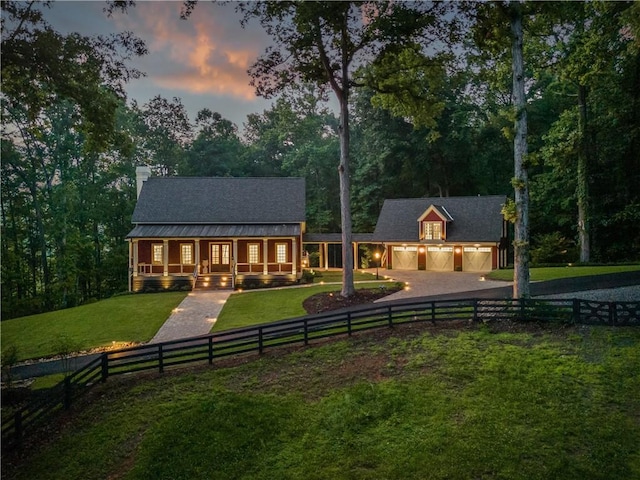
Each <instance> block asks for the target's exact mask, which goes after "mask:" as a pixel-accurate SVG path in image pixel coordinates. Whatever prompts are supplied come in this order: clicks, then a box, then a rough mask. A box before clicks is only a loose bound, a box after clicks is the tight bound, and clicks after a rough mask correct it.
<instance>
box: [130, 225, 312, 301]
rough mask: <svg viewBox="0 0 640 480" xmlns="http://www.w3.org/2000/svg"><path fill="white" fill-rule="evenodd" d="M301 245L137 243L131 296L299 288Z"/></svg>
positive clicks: (264, 241) (267, 241)
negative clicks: (285, 286) (196, 290)
mask: <svg viewBox="0 0 640 480" xmlns="http://www.w3.org/2000/svg"><path fill="white" fill-rule="evenodd" d="M301 245H302V243H301V242H300V241H299V240H298V238H296V237H289V238H286V237H276V238H173V239H167V238H133V239H130V242H129V259H130V264H129V269H130V273H131V274H130V285H129V286H130V291H133V292H138V291H156V290H172V289H193V288H201V289H234V288H241V287H249V288H251V287H257V286H264V285H282V284H288V283H295V282H296V281H297V280H298V279H299V278H300V276H301V273H302V268H301V267H302V264H303V260H302V252H301Z"/></svg>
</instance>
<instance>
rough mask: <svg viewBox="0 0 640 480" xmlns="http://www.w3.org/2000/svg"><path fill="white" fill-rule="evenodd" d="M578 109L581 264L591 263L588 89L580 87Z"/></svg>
mask: <svg viewBox="0 0 640 480" xmlns="http://www.w3.org/2000/svg"><path fill="white" fill-rule="evenodd" d="M578 108H579V111H580V125H579V130H580V150H579V153H578V169H577V170H578V173H577V175H578V178H577V185H576V196H577V197H578V244H579V246H580V262H583V263H586V262H588V261H589V257H590V253H591V251H590V250H591V247H590V244H589V166H588V165H589V154H590V149H589V138H588V136H587V87H586V86H584V85H578Z"/></svg>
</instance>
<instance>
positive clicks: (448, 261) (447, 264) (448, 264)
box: [427, 247, 453, 272]
mask: <svg viewBox="0 0 640 480" xmlns="http://www.w3.org/2000/svg"><path fill="white" fill-rule="evenodd" d="M427 270H432V271H435V272H452V271H453V247H427Z"/></svg>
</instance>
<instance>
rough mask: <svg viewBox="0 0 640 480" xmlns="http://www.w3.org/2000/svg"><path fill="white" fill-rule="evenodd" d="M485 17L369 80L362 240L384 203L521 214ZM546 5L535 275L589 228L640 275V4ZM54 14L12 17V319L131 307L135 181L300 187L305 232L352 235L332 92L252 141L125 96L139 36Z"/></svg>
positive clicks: (355, 113) (22, 10)
mask: <svg viewBox="0 0 640 480" xmlns="http://www.w3.org/2000/svg"><path fill="white" fill-rule="evenodd" d="M122 3H123V2H112V3H110V4H109V5H110V7H109V8H111V9H113V8H121V7H120V6H119V5H120V4H122ZM124 3H126V2H124ZM545 4H548V5H549V7H544V5H545ZM473 5H474V4H471V5H466V6H464V5H463V4H460V10H459V11H458V12H456V13H457V15H451V12H449V13H448V14H447V16H446V17H443V18H441V19H440V20H442V22H443V24H445V23H446V25H447V29H446V30H442V31H443V35H442V38H441V39H440V40H441V41H440V42H437V45H434V43H430V44H425V45H416V44H411V45H400V44H399V45H397V48H395V49H393V55H392V56H391V57H390V56H389V55H387V56H386V57H385V59H384V61H381V60H380V59H379V58H378V59H374V58H372V59H371V62H370V63H363V64H362V65H359V72H360V75H359V76H358V79H360V80H362V82H361V84H359V85H358V87H359V88H357V89H354V90H353V94H352V95H351V97H350V99H349V108H350V112H351V125H350V128H351V149H350V153H351V211H352V216H353V231H354V232H371V231H373V228H374V227H375V222H376V219H377V216H378V213H379V211H380V208H381V206H382V203H383V201H384V200H385V199H391V198H410V197H423V196H449V195H489V194H500V195H505V196H510V197H513V188H514V185H512V177H513V176H514V174H513V128H514V113H513V108H512V95H511V93H512V92H511V88H512V87H511V69H510V68H511V67H510V50H509V39H508V35H505V32H508V25H507V26H506V27H505V25H504V24H502V23H500V22H499V21H495V22H491V21H488V20H491V18H490V17H488V16H486V15H489V14H486V15H485V16H484V17H482V15H484V13H483V12H480V11H479V10H477V8H479V7H474V6H473ZM538 5H539V6H541V7H540V8H536V9H534V10H531V11H530V12H529V13H527V15H526V16H525V22H524V23H525V41H524V58H525V67H526V96H527V115H528V137H527V139H528V145H529V154H528V156H527V167H528V173H529V180H530V184H529V189H530V197H531V204H530V222H531V234H532V250H531V255H532V261H533V263H534V264H543V263H545V264H546V263H568V262H576V261H577V260H579V258H580V256H579V245H578V243H579V238H578V230H579V228H578V225H579V223H580V222H583V223H584V222H585V219H586V220H587V221H588V238H589V240H590V241H589V255H588V259H589V261H590V262H624V261H634V260H636V261H637V260H638V258H639V257H640V227H639V226H638V225H640V188H639V186H640V4H638V3H632V2H629V3H627V2H603V3H599V2H589V3H581V2H571V3H562V4H560V3H551V2H543V3H541V4H538ZM463 6H464V7H465V8H466V10H465V8H463ZM41 8H46V7H45V6H42V5H36V6H33V5H32V3H30V2H26V3H17V2H3V4H2V9H3V19H2V21H3V25H2V57H3V61H2V137H1V141H2V151H1V153H2V176H1V181H2V185H1V187H2V189H1V195H0V197H1V222H2V224H1V227H2V252H1V254H2V258H1V261H2V265H1V268H2V270H1V277H2V318H3V319H6V318H12V317H16V316H21V315H27V314H31V313H37V312H42V311H49V310H54V309H57V308H65V307H69V306H74V305H79V304H82V303H86V302H89V301H93V300H95V299H100V298H105V297H108V296H111V295H114V294H117V293H120V292H123V291H126V289H127V275H128V271H127V258H128V246H127V242H126V240H125V237H126V235H127V233H128V232H129V231H130V230H131V227H132V225H131V214H132V212H133V208H134V206H135V201H136V187H135V167H136V166H137V165H143V164H144V165H150V166H151V167H152V169H153V171H154V174H156V175H184V176H300V177H304V178H305V179H306V186H307V231H309V232H317V233H321V232H339V231H340V203H339V201H338V199H339V179H338V170H337V167H338V160H339V158H340V144H339V137H338V129H339V123H340V122H339V118H338V116H337V115H336V112H335V111H333V110H332V109H331V108H330V107H329V106H328V105H329V104H328V103H327V102H326V100H327V96H326V92H323V91H322V90H320V89H318V88H317V85H312V84H303V83H292V84H291V85H290V86H289V87H288V88H287V90H286V91H285V92H284V93H283V94H282V95H280V96H279V97H278V99H277V100H276V101H275V102H274V103H273V106H272V107H271V108H270V109H269V110H265V111H264V112H263V113H262V114H252V115H249V116H248V117H247V121H246V123H245V124H244V128H243V130H242V133H240V130H239V128H238V126H237V125H235V124H233V123H232V122H230V121H229V120H227V119H225V118H223V117H222V116H221V115H220V114H219V113H216V111H215V106H213V105H212V106H203V108H202V110H201V111H199V112H198V114H197V115H196V117H195V118H192V119H191V118H189V116H188V114H187V112H186V109H185V108H184V106H183V105H182V103H181V100H180V99H179V98H163V97H161V96H156V97H154V98H153V99H152V100H150V101H149V102H147V103H145V104H143V105H139V104H137V103H136V102H134V101H131V100H128V99H127V98H126V95H125V93H124V88H123V86H124V84H125V83H126V82H127V81H128V80H129V79H131V78H135V77H137V76H139V75H141V74H142V72H139V71H137V70H136V69H135V67H134V66H133V65H135V58H136V57H138V56H140V55H144V54H145V53H146V47H145V45H144V44H143V43H142V42H141V41H140V40H139V39H137V38H136V37H135V35H134V34H132V33H130V32H124V33H122V34H120V35H114V36H111V37H99V36H95V37H85V36H81V35H78V34H69V35H63V34H60V33H58V32H56V31H55V30H54V29H53V28H52V27H51V26H50V25H48V24H47V23H46V21H45V20H44V18H43V16H42V15H41V12H40V10H39V9H41ZM109 8H107V12H106V14H108V13H109ZM444 32H446V33H444ZM436 47H437V48H436ZM387 53H388V52H387ZM390 58H391V61H390V60H389V59H390ZM385 70H386V74H385V73H384V71H385ZM381 72H382V74H385V75H386V77H385V78H386V80H387V83H384V82H380V81H379V78H380V75H381ZM389 72H392V73H389ZM374 74H375V75H374ZM372 75H373V76H376V78H377V79H378V81H377V82H366V81H364V80H366V79H367V78H371V77H372ZM358 79H356V80H358ZM354 83H357V82H354ZM390 85H391V86H390ZM392 86H393V87H394V88H392ZM425 104H428V105H429V109H430V111H429V120H428V121H422V120H423V117H421V108H422V106H423V105H425ZM581 179H584V180H585V182H586V183H585V185H586V186H587V188H586V190H585V189H584V188H582V187H581ZM580 199H582V200H585V199H586V200H588V201H587V202H586V203H585V202H583V205H584V204H586V205H587V212H586V214H587V216H586V217H581V218H579V216H578V204H579V200H580Z"/></svg>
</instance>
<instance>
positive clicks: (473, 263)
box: [462, 247, 491, 272]
mask: <svg viewBox="0 0 640 480" xmlns="http://www.w3.org/2000/svg"><path fill="white" fill-rule="evenodd" d="M462 270H464V271H465V272H488V271H490V270H491V247H477V248H476V247H464V248H463V249H462Z"/></svg>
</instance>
